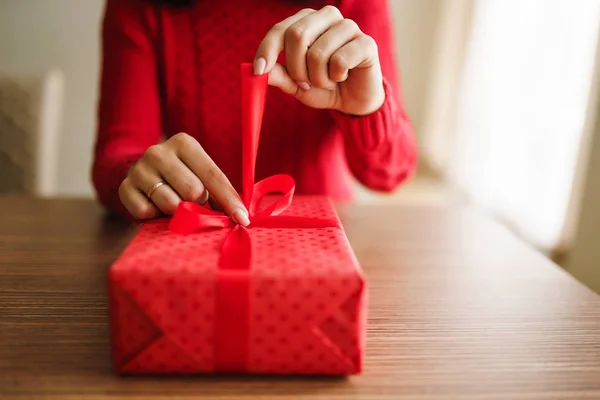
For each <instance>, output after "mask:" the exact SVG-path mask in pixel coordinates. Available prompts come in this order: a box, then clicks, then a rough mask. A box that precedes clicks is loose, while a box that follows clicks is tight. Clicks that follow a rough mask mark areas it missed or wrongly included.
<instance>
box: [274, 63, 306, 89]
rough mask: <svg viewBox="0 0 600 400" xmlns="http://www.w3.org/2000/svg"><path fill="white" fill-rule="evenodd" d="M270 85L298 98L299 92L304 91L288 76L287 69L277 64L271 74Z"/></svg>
mask: <svg viewBox="0 0 600 400" xmlns="http://www.w3.org/2000/svg"><path fill="white" fill-rule="evenodd" d="M269 85H271V86H274V87H276V88H279V89H281V91H282V92H284V93H286V94H289V95H292V96H297V94H298V91H299V90H302V89H301V88H300V87H299V86H298V84H297V83H296V81H295V80H293V79H292V77H291V76H290V75H289V74H288V72H287V70H286V69H285V67H284V66H283V65H281V64H279V63H277V64H275V66H274V67H273V69H272V70H271V71H270V72H269Z"/></svg>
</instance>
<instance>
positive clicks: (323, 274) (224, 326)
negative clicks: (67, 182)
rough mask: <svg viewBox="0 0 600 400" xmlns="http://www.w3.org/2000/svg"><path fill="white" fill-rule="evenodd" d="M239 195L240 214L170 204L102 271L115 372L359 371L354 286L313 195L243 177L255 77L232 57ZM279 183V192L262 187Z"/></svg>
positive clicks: (338, 239) (356, 273) (258, 98)
mask: <svg viewBox="0 0 600 400" xmlns="http://www.w3.org/2000/svg"><path fill="white" fill-rule="evenodd" d="M241 78H242V150H243V157H242V164H243V169H242V180H243V194H242V198H243V200H244V203H245V204H246V206H247V208H248V210H249V214H250V220H251V224H250V226H248V227H246V228H243V227H241V226H239V225H236V224H235V223H233V221H232V220H231V219H229V218H228V217H227V216H226V215H225V214H223V213H221V212H217V211H214V210H209V209H208V208H206V207H202V206H199V205H197V204H193V203H189V202H181V203H180V205H179V206H178V208H177V211H176V212H175V215H174V216H173V217H172V218H170V219H163V220H155V221H151V222H149V223H146V224H144V225H143V226H142V228H141V229H140V231H139V233H138V235H137V236H136V237H135V238H134V240H133V241H132V243H131V244H130V245H129V246H128V247H127V248H126V249H125V251H124V252H123V254H122V255H121V256H120V257H119V259H118V260H117V261H116V262H115V263H114V264H113V265H112V267H111V269H110V271H109V298H110V299H109V301H110V303H109V310H110V327H111V344H112V351H113V361H114V365H115V369H116V370H117V371H118V372H120V373H124V374H194V373H231V372H233V373H252V374H335V375H345V374H354V373H358V372H360V371H361V369H362V359H363V353H364V342H365V337H364V335H365V321H366V294H365V292H366V289H365V281H364V278H363V276H362V273H361V271H360V268H359V266H358V262H357V260H356V257H355V256H354V253H353V252H352V249H351V247H350V245H349V243H348V239H347V238H346V235H345V233H344V231H343V229H342V227H341V225H340V223H339V220H338V218H337V215H336V213H335V211H334V208H333V205H332V204H331V202H330V201H329V200H328V199H327V198H325V197H318V196H295V197H294V195H293V194H294V180H293V179H292V178H291V177H290V176H287V175H275V176H271V177H269V178H266V179H264V180H262V181H260V182H258V183H256V184H255V183H254V168H255V165H256V154H257V148H258V139H259V137H260V127H261V121H262V116H263V110H264V103H265V97H266V91H267V79H268V77H267V75H262V76H255V75H254V74H253V73H252V65H251V64H242V66H241ZM269 193H279V194H280V196H279V197H268V196H267V195H268V194H269Z"/></svg>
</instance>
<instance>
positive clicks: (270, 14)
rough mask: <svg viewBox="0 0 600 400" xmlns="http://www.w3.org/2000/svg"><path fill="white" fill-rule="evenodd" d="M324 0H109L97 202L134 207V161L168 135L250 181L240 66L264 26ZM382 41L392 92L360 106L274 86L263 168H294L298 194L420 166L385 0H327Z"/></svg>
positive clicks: (343, 190) (341, 191)
mask: <svg viewBox="0 0 600 400" xmlns="http://www.w3.org/2000/svg"><path fill="white" fill-rule="evenodd" d="M324 3H325V2H323V1H305V2H301V1H292V0H279V1H271V0H199V1H197V2H196V3H195V4H194V5H193V6H190V7H183V8H172V7H168V6H158V5H155V4H154V3H153V2H150V1H147V0H107V6H106V13H105V17H104V22H103V33H102V40H103V45H102V50H103V62H102V79H101V94H100V102H99V114H98V119H99V126H98V135H97V142H96V148H95V159H94V166H93V182H94V186H95V188H96V190H97V193H98V197H99V199H100V201H101V202H102V203H103V204H105V205H106V206H107V207H109V208H110V209H112V210H114V211H118V212H121V213H126V211H125V210H124V207H123V206H122V205H121V203H120V200H119V197H118V187H119V184H120V183H121V181H122V180H123V179H124V177H125V174H126V171H127V169H128V168H129V167H130V166H131V164H132V163H133V162H135V161H136V160H137V159H139V158H140V157H141V156H142V155H143V154H144V152H145V150H146V149H147V148H148V147H149V146H151V145H153V144H156V143H158V142H160V140H161V137H162V136H164V137H170V136H172V135H174V134H176V133H178V132H187V133H188V134H190V135H192V136H193V137H195V138H196V139H197V140H198V141H199V142H200V144H201V145H202V146H203V147H204V149H205V150H206V152H207V153H208V154H209V155H210V156H211V157H212V159H213V160H214V161H215V162H216V164H217V165H218V166H219V167H220V168H221V170H222V171H223V172H224V173H225V174H226V175H227V176H228V177H229V179H230V180H231V182H232V184H233V185H234V187H236V188H237V189H238V190H239V189H240V187H241V138H240V132H241V131H240V80H239V66H240V63H242V62H248V61H252V60H253V58H254V53H255V51H256V49H257V47H258V45H259V43H260V42H261V40H262V38H263V37H264V35H265V34H266V32H267V31H268V30H269V29H270V28H271V27H272V26H273V25H274V24H275V23H277V22H279V21H281V20H283V19H285V18H286V17H288V16H290V15H293V14H295V13H296V12H297V11H299V10H300V9H301V8H304V7H307V6H310V7H312V8H320V7H322V6H323V5H324ZM329 3H332V4H334V5H336V6H338V8H339V9H340V10H341V12H342V13H343V15H344V16H345V17H346V18H350V19H353V20H354V21H355V22H357V23H358V25H359V26H360V27H361V29H362V30H363V32H365V33H366V34H368V35H370V36H372V37H373V38H374V39H375V40H376V41H377V43H378V45H379V56H380V60H381V67H382V70H383V75H384V85H385V90H386V94H387V98H386V101H385V104H384V105H383V107H382V108H381V109H380V110H379V111H377V112H375V113H374V114H371V115H368V116H364V117H353V116H349V115H344V114H342V113H339V112H333V111H327V110H315V109H311V108H308V107H306V106H304V105H302V104H301V103H299V102H298V101H296V100H295V99H294V98H293V97H291V96H288V95H286V94H284V93H282V92H280V91H279V89H276V88H272V87H271V88H269V92H268V95H267V104H266V107H265V115H264V121H263V127H262V134H261V141H260V146H259V152H258V160H257V166H256V175H257V176H256V178H257V180H258V179H262V178H264V177H266V176H269V175H272V174H275V173H286V174H290V175H292V176H293V177H294V178H295V180H296V188H297V192H298V193H313V194H324V195H329V196H332V197H334V198H337V199H348V198H350V197H351V195H352V194H351V188H350V185H351V173H352V174H353V175H354V176H355V177H356V178H357V179H358V180H359V181H360V182H362V183H363V184H364V185H366V186H367V187H369V188H372V189H375V190H382V191H390V190H392V189H394V188H396V187H397V186H398V185H399V184H400V182H402V181H403V180H404V179H406V178H407V177H408V176H409V175H410V174H411V172H412V171H413V169H414V166H415V158H416V154H415V144H414V138H413V133H412V129H411V125H410V122H409V120H408V118H407V116H406V114H405V112H404V109H403V106H402V102H401V100H400V96H399V93H400V91H399V87H398V81H397V79H396V64H395V60H394V50H393V41H392V29H391V25H390V15H389V11H388V6H387V1H386V0H369V1H367V0H338V1H337V3H336V2H333V1H330V2H329Z"/></svg>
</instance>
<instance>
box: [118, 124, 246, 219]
mask: <svg viewBox="0 0 600 400" xmlns="http://www.w3.org/2000/svg"><path fill="white" fill-rule="evenodd" d="M161 181H163V182H164V183H165V184H163V185H161V186H159V187H157V188H156V189H155V190H153V191H152V193H151V194H150V196H148V195H147V194H148V193H149V192H150V191H151V190H152V189H153V188H154V187H155V185H156V184H157V183H158V182H161ZM148 197H149V198H148ZM209 197H211V198H212V200H214V201H215V202H216V203H218V204H219V205H220V206H221V207H222V208H223V210H224V211H225V213H227V215H229V216H230V217H231V218H232V219H233V220H234V221H236V222H237V223H239V224H241V225H244V226H246V225H248V224H249V223H250V221H249V219H248V211H247V210H246V208H245V207H244V203H243V202H242V200H241V199H240V197H239V195H238V194H237V192H236V191H235V189H234V188H233V186H232V185H231V183H230V182H229V180H228V179H227V177H226V176H225V174H224V173H223V172H222V171H221V170H220V169H219V167H217V165H216V164H215V163H214V161H213V160H212V159H211V158H210V157H209V156H208V154H206V152H205V151H204V149H203V148H202V146H200V143H198V142H197V141H196V140H195V139H194V138H193V137H191V136H190V135H188V134H186V133H178V134H177V135H175V136H173V137H171V138H170V139H169V140H167V141H165V142H164V143H161V144H157V145H154V146H151V147H149V148H148V150H146V153H144V156H143V157H142V159H141V160H139V161H138V162H136V163H135V164H134V165H133V166H132V167H131V168H130V170H129V172H128V174H127V177H126V178H125V179H124V180H123V182H121V185H120V186H119V198H120V199H121V202H122V203H123V205H124V206H125V208H127V210H128V211H129V212H130V213H131V215H133V217H134V218H136V219H149V218H154V217H157V216H159V215H161V213H162V214H167V215H172V214H173V213H174V212H175V209H176V208H177V205H178V204H179V202H180V201H182V200H185V201H191V202H194V203H199V204H204V203H206V201H208V199H209Z"/></svg>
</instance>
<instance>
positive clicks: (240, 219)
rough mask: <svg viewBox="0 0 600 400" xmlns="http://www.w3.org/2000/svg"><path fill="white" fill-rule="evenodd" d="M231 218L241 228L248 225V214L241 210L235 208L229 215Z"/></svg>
mask: <svg viewBox="0 0 600 400" xmlns="http://www.w3.org/2000/svg"><path fill="white" fill-rule="evenodd" d="M231 217H232V218H233V220H234V221H235V222H237V223H238V224H240V225H242V226H248V225H250V218H249V217H248V212H247V211H246V210H244V209H242V208H237V209H236V210H235V211H233V212H232V213H231Z"/></svg>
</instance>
